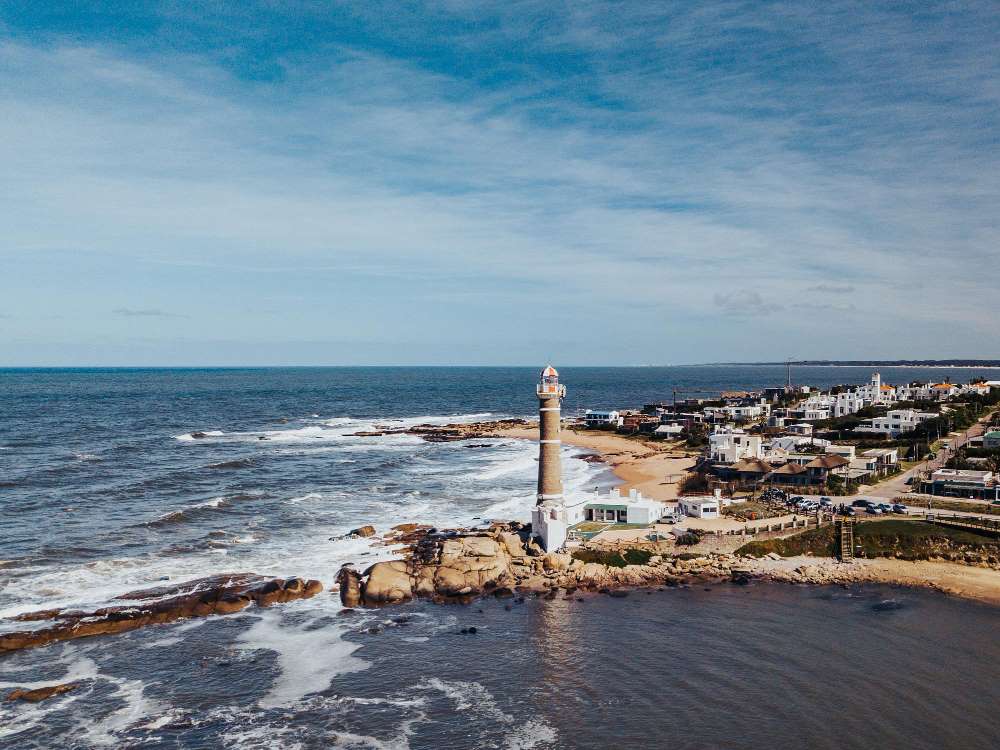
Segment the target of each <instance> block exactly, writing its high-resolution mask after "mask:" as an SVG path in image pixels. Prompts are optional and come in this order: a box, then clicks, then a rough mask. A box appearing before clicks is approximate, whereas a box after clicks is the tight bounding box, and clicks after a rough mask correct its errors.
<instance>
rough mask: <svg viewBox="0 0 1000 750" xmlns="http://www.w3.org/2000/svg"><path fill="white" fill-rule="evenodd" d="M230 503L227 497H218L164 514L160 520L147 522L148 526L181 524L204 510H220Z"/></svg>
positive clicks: (155, 519)
mask: <svg viewBox="0 0 1000 750" xmlns="http://www.w3.org/2000/svg"><path fill="white" fill-rule="evenodd" d="M229 505H230V503H229V501H228V500H227V499H226V498H225V497H216V498H213V499H212V500H206V501H205V502H203V503H196V504H195V505H189V506H188V507H186V508H181V509H180V510H174V511H171V512H169V513H164V514H163V515H162V516H159V517H158V518H154V519H153V520H152V521H147V522H146V524H145V525H146V526H153V527H156V526H165V525H168V524H173V523H181V522H183V521H187V520H189V519H190V518H191V517H192V516H193V515H194V514H197V513H198V512H200V511H204V510H218V509H219V508H227V507H229Z"/></svg>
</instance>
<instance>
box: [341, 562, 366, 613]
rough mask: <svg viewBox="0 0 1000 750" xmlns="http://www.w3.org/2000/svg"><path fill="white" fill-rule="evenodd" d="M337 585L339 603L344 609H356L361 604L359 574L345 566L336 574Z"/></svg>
mask: <svg viewBox="0 0 1000 750" xmlns="http://www.w3.org/2000/svg"><path fill="white" fill-rule="evenodd" d="M337 583H338V584H339V585H340V603H341V604H343V605H344V606H345V607H351V608H353V607H357V606H358V605H359V604H361V574H360V573H358V571H356V570H355V569H354V568H352V567H350V566H349V565H345V566H344V567H342V568H341V569H340V571H339V572H338V573H337Z"/></svg>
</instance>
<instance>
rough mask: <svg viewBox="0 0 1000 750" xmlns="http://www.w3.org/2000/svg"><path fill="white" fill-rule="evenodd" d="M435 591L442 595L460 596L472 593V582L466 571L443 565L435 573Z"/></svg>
mask: <svg viewBox="0 0 1000 750" xmlns="http://www.w3.org/2000/svg"><path fill="white" fill-rule="evenodd" d="M434 591H435V592H436V593H438V594H441V595H442V596H458V595H460V594H467V593H471V591H472V584H471V583H470V582H469V580H468V578H467V577H466V574H465V573H464V572H462V571H460V570H456V569H455V568H450V567H446V566H444V565H441V566H439V567H438V568H437V570H436V571H435V573H434Z"/></svg>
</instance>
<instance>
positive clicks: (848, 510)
mask: <svg viewBox="0 0 1000 750" xmlns="http://www.w3.org/2000/svg"><path fill="white" fill-rule="evenodd" d="M841 512H842V514H843V515H845V516H856V515H858V512H857V511H856V510H854V508H853V507H851V506H850V505H848V506H847V507H846V508H844V510H843V511H841Z"/></svg>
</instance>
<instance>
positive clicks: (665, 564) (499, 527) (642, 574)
mask: <svg viewBox="0 0 1000 750" xmlns="http://www.w3.org/2000/svg"><path fill="white" fill-rule="evenodd" d="M396 533H397V534H399V535H401V536H405V537H406V542H407V544H408V547H407V549H406V557H405V558H404V559H400V560H390V561H385V562H379V563H376V564H374V565H372V566H371V567H369V568H368V569H367V570H365V571H364V572H363V573H358V572H357V571H355V570H354V568H353V567H350V566H345V567H343V568H341V570H340V572H339V573H338V575H337V580H338V583H339V584H340V596H341V601H342V602H343V603H344V605H345V606H348V607H356V606H358V604H359V603H360V604H364V605H365V606H380V605H385V604H396V603H399V602H405V601H408V600H410V599H412V598H415V597H417V598H427V599H433V600H436V601H447V600H454V599H459V600H467V599H469V598H471V597H475V596H481V595H484V594H491V593H492V594H494V595H496V596H501V597H502V596H512V595H513V594H514V593H515V592H519V593H522V594H523V593H534V594H539V595H542V594H545V595H555V592H556V591H557V590H558V589H565V590H568V591H573V590H576V589H578V588H583V589H589V590H595V591H601V590H607V591H610V590H616V589H622V588H628V587H634V586H650V585H676V584H677V583H678V582H682V581H685V580H688V579H694V578H704V579H709V578H711V579H718V580H725V579H731V578H732V575H733V570H734V569H737V568H738V567H739V568H740V570H743V569H744V568H746V565H742V566H740V565H738V560H737V558H735V557H734V556H732V555H726V554H718V553H716V554H710V555H705V556H699V557H690V556H689V555H682V556H678V557H674V556H673V555H670V554H653V555H650V556H649V562H648V564H645V565H624V566H620V567H619V566H615V565H607V564H604V563H602V562H584V561H582V560H579V559H576V558H575V557H573V556H572V555H570V554H565V553H549V554H545V553H544V552H543V551H542V550H541V548H540V547H539V546H538V544H537V543H536V542H534V541H532V540H530V539H529V534H528V529H527V528H524V527H522V526H521V525H520V524H494V525H493V527H491V528H490V529H489V530H474V531H447V532H439V531H436V530H435V529H428V528H427V527H417V526H408V527H405V528H401V529H399V530H398V532H396ZM656 551H659V552H662V550H656ZM750 575H751V573H750V572H748V571H743V575H742V577H741V579H740V580H741V581H742V582H747V581H749V577H750Z"/></svg>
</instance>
